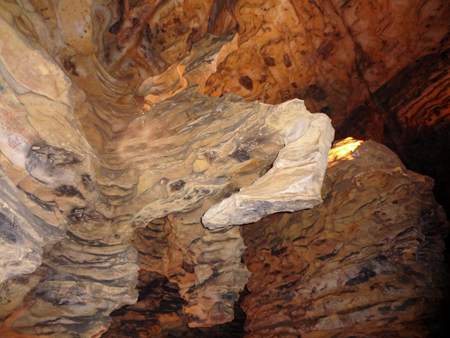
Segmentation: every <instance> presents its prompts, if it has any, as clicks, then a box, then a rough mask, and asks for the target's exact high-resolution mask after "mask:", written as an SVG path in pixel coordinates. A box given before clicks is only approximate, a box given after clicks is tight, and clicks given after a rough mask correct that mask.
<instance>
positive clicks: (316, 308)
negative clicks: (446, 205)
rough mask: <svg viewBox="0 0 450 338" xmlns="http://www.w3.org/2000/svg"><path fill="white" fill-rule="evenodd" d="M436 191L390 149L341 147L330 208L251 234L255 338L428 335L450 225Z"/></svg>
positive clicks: (331, 178)
mask: <svg viewBox="0 0 450 338" xmlns="http://www.w3.org/2000/svg"><path fill="white" fill-rule="evenodd" d="M353 149H354V150H353ZM352 150H353V151H352ZM432 186H433V181H432V180H431V179H430V178H428V177H425V176H421V175H418V174H416V173H413V172H411V171H408V170H406V169H405V167H404V166H403V164H402V163H401V162H400V160H399V159H398V158H397V156H396V155H395V154H393V153H392V152H391V151H390V150H388V149H387V148H386V147H384V146H381V145H379V144H376V143H374V142H372V141H369V142H365V143H363V144H362V145H360V146H359V143H355V140H351V139H348V140H345V141H343V142H340V143H337V144H336V146H335V147H334V148H333V149H332V150H331V152H330V163H329V165H328V170H327V172H326V177H325V183H324V186H323V189H322V194H323V199H324V202H323V204H322V205H320V206H317V207H315V208H313V209H311V210H306V211H301V212H295V213H292V214H284V213H281V214H276V215H272V216H269V217H266V218H264V219H263V220H261V221H259V222H257V223H254V224H250V225H248V226H246V227H244V228H243V236H244V240H245V244H246V245H247V246H248V249H247V250H246V252H245V256H244V263H245V264H246V266H247V267H248V269H249V270H250V271H251V272H252V276H251V277H250V280H249V283H248V284H247V287H248V290H249V291H250V294H249V295H247V296H246V297H245V299H244V302H243V304H242V306H243V309H244V311H245V312H246V313H247V316H248V317H247V322H246V329H247V330H248V331H249V332H250V333H249V334H248V336H247V337H298V336H301V337H324V338H325V337H350V336H352V337H355V336H356V337H359V336H371V337H413V336H426V335H427V328H426V326H425V320H426V319H427V318H428V317H430V316H431V315H433V311H436V309H437V304H438V303H439V300H441V299H442V297H443V294H442V290H443V289H444V286H445V281H446V279H447V278H448V276H447V275H446V274H445V273H444V271H445V269H444V267H443V255H442V252H443V250H444V245H443V241H442V239H443V237H444V236H445V235H446V234H447V233H448V231H449V229H450V227H449V224H448V222H447V221H446V218H445V214H444V212H443V210H442V208H441V207H440V206H439V205H438V204H437V203H436V202H435V200H434V198H433V195H432V192H431V189H432Z"/></svg>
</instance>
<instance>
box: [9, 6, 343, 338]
mask: <svg viewBox="0 0 450 338" xmlns="http://www.w3.org/2000/svg"><path fill="white" fill-rule="evenodd" d="M162 3H163V2H156V3H154V4H152V5H149V4H142V6H140V7H139V8H137V9H135V10H134V9H131V8H128V7H126V8H124V21H123V23H122V24H121V26H120V27H117V32H116V31H115V28H114V29H112V28H109V30H108V32H109V33H105V32H104V31H103V30H102V29H103V28H105V26H102V27H103V28H100V27H95V29H94V26H96V25H98V24H99V21H98V20H99V17H100V14H101V13H102V11H101V10H102V9H105V8H104V7H102V6H101V4H100V3H93V4H90V3H89V2H82V3H80V4H77V5H75V4H74V3H72V2H70V1H60V2H58V3H55V4H53V3H48V6H47V7H45V8H44V7H43V6H42V4H41V3H39V4H33V3H29V2H19V3H9V4H8V5H7V6H6V8H3V7H2V8H3V11H2V17H1V18H0V30H1V32H2V34H1V36H0V42H1V48H0V63H1V67H0V73H1V78H0V81H1V83H0V84H1V87H0V88H1V96H0V107H1V118H2V119H1V134H2V137H1V138H0V150H1V155H0V165H1V166H2V169H3V172H4V174H3V176H2V181H1V182H0V183H2V190H3V194H2V201H1V202H2V206H3V210H4V212H3V213H2V215H3V216H2V217H3V219H4V222H3V224H2V234H4V236H3V235H2V239H1V241H0V245H1V246H0V251H1V252H7V253H8V254H7V255H4V256H2V258H1V261H0V263H1V265H0V267H1V268H2V270H1V271H0V278H1V281H3V282H4V284H3V287H2V288H1V290H2V293H3V295H2V299H3V302H4V304H5V306H2V307H1V308H0V315H1V316H2V317H1V318H2V319H3V322H2V323H1V324H0V333H1V335H2V336H5V337H10V336H18V335H24V336H36V335H52V334H54V335H59V336H70V335H72V336H80V337H92V336H98V335H100V334H101V333H102V332H104V331H105V330H106V329H107V327H108V322H109V314H110V313H111V312H112V311H113V310H115V309H117V308H119V307H121V306H123V305H126V304H133V303H134V302H136V299H137V292H136V290H135V285H136V283H137V276H138V269H139V266H138V253H139V256H140V257H141V258H140V259H139V260H140V261H141V263H142V264H148V266H149V268H148V269H149V271H152V272H158V273H160V274H163V275H165V276H167V278H168V279H169V281H170V282H174V283H177V284H178V285H179V288H180V294H181V296H182V297H183V298H184V299H185V300H186V304H185V305H184V308H183V310H184V312H185V313H188V314H189V315H190V321H189V325H190V326H206V327H207V326H212V325H215V324H220V323H224V322H227V321H230V320H232V319H233V307H234V302H235V301H236V300H237V299H238V294H239V292H240V291H241V290H242V289H243V288H244V286H245V284H246V282H247V279H248V276H249V272H248V271H247V269H246V267H245V266H244V265H243V264H242V262H241V255H242V252H243V250H244V248H245V247H244V245H243V241H242V237H241V234H240V229H239V228H237V227H236V228H230V226H231V225H239V224H243V223H248V222H252V221H255V220H258V219H260V218H261V217H264V216H266V215H267V214H270V213H274V212H278V211H288V210H289V211H294V210H299V209H302V208H307V207H311V206H314V205H317V204H318V203H320V202H321V198H320V189H321V185H322V180H323V176H324V172H325V168H326V163H327V153H328V150H329V148H330V146H331V141H332V139H333V135H334V131H333V128H332V127H331V123H330V119H329V118H328V117H326V115H324V114H310V113H309V112H308V111H307V110H306V108H305V106H304V104H303V102H302V101H300V100H293V101H290V102H286V103H283V104H282V105H279V106H271V105H267V104H263V103H258V102H244V101H243V100H242V99H241V98H239V97H237V96H235V95H232V94H229V95H224V96H223V97H220V98H217V97H208V96H205V95H203V94H202V93H201V92H202V91H203V87H204V86H205V83H206V79H207V78H208V77H209V75H210V74H211V73H212V72H215V71H216V70H217V65H218V64H219V63H220V62H222V61H223V60H224V59H225V57H226V56H227V55H228V54H229V53H230V52H232V51H233V50H235V49H236V48H237V47H236V38H234V37H228V38H217V37H214V36H211V35H205V36H203V37H202V38H201V39H198V41H197V42H196V43H195V45H193V46H192V49H191V50H190V52H189V53H187V54H186V55H184V56H183V57H182V58H180V60H177V62H176V63H174V64H173V65H172V66H170V67H166V69H164V71H161V72H160V73H151V74H150V73H149V74H147V75H148V76H147V78H146V79H145V80H143V81H141V82H140V83H138V85H139V86H138V85H136V83H135V82H133V81H132V80H130V81H125V80H126V79H124V78H123V77H121V76H119V75H117V73H116V71H118V70H119V69H121V67H122V68H123V67H128V66H129V64H128V63H127V62H126V59H127V58H128V57H129V56H128V55H129V53H132V49H133V48H134V47H135V44H136V42H137V41H138V39H140V37H141V33H142V29H144V28H145V27H144V28H143V27H142V25H144V23H145V22H146V20H147V19H149V18H150V17H151V16H152V15H153V14H155V11H156V10H157V9H158V8H159V6H160V5H161V4H162ZM126 4H128V2H126ZM127 6H128V5H127ZM72 12H73V13H74V14H73V15H72ZM103 14H105V12H103ZM94 18H95V20H94ZM111 31H113V33H111ZM114 32H116V33H114ZM110 33H111V34H117V35H118V38H117V40H114V43H115V44H114V45H113V46H112V47H111V45H108V46H110V49H102V48H101V47H102V46H104V45H103V44H102V43H101V42H100V41H99V39H100V38H102V39H103V41H107V40H108V37H110V35H108V34H110ZM102 34H103V35H102ZM105 44H106V42H105ZM113 75H117V79H116V78H114V77H113ZM272 165H273V167H272V168H269V167H270V166H272ZM267 180H269V181H274V182H275V181H276V182H277V184H275V185H272V188H271V191H270V194H268V191H265V190H264V189H262V187H264V186H265V185H266V183H265V182H266V181H267ZM239 190H241V191H239ZM223 201H224V202H223ZM229 201H233V203H234V204H232V205H231V207H230V206H228V204H230V203H229ZM225 205H227V206H226V207H224V206H225ZM208 209H209V210H210V211H208V212H207V210H208ZM205 212H206V214H205ZM204 214H205V215H204ZM219 214H220V217H218V216H217V215H219ZM203 215H204V217H203V223H204V224H203V225H206V226H207V227H209V228H210V229H217V230H214V231H210V230H206V229H205V228H204V227H203V225H202V223H201V218H202V216H203ZM236 216H239V217H236ZM161 219H164V221H163V223H160V222H161ZM155 222H156V223H155ZM161 226H162V228H161ZM144 227H145V230H142V231H138V232H137V233H136V236H135V238H134V239H133V238H132V237H133V233H134V230H136V229H138V228H144ZM160 230H161V231H163V234H164V235H165V237H164V236H163V237H162V238H159V237H158V236H156V237H155V236H152V235H149V234H148V232H150V233H152V232H155V231H156V232H158V231H160ZM159 240H162V241H166V243H167V247H166V248H165V249H162V251H163V252H164V250H166V251H167V253H168V256H164V255H162V253H161V254H160V256H158V255H156V256H157V257H155V255H154V251H155V250H157V248H158V244H159V243H158V241H159ZM133 241H134V243H135V246H136V247H137V248H138V249H139V252H138V251H136V249H135V248H134V246H133V245H132V242H133ZM140 244H141V245H144V248H143V249H142V250H141V249H140V246H139V245H140ZM146 246H148V247H146ZM158 259H160V260H158ZM23 274H28V277H27V278H23V277H22V275H23ZM14 294H17V295H18V296H17V297H14V298H15V299H14V301H12V300H11V298H12V295H14Z"/></svg>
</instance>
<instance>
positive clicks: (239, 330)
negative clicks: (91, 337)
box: [102, 270, 246, 338]
mask: <svg viewBox="0 0 450 338" xmlns="http://www.w3.org/2000/svg"><path fill="white" fill-rule="evenodd" d="M137 289H138V290H139V299H138V302H137V303H136V304H134V305H129V306H125V307H123V308H121V309H119V310H116V311H114V312H113V313H112V314H111V326H110V328H109V329H108V331H107V332H106V333H105V334H104V335H103V336H102V337H103V338H128V337H130V338H131V337H133V338H134V337H142V338H143V337H167V338H169V337H192V338H196V337H217V338H219V337H220V338H239V337H244V335H245V332H244V329H243V324H244V321H245V318H246V316H245V314H244V312H243V311H242V309H241V308H240V307H239V305H238V304H239V301H238V302H236V305H235V317H236V318H235V319H234V320H233V321H232V322H230V323H226V324H221V325H215V326H213V327H209V328H189V327H188V316H187V315H186V314H183V313H182V305H183V304H184V301H183V300H182V299H181V298H180V296H179V293H178V286H177V285H176V284H174V283H170V282H169V281H168V280H167V278H165V277H164V276H161V275H158V274H156V273H153V272H148V271H145V270H140V271H139V283H138V285H137Z"/></svg>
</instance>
